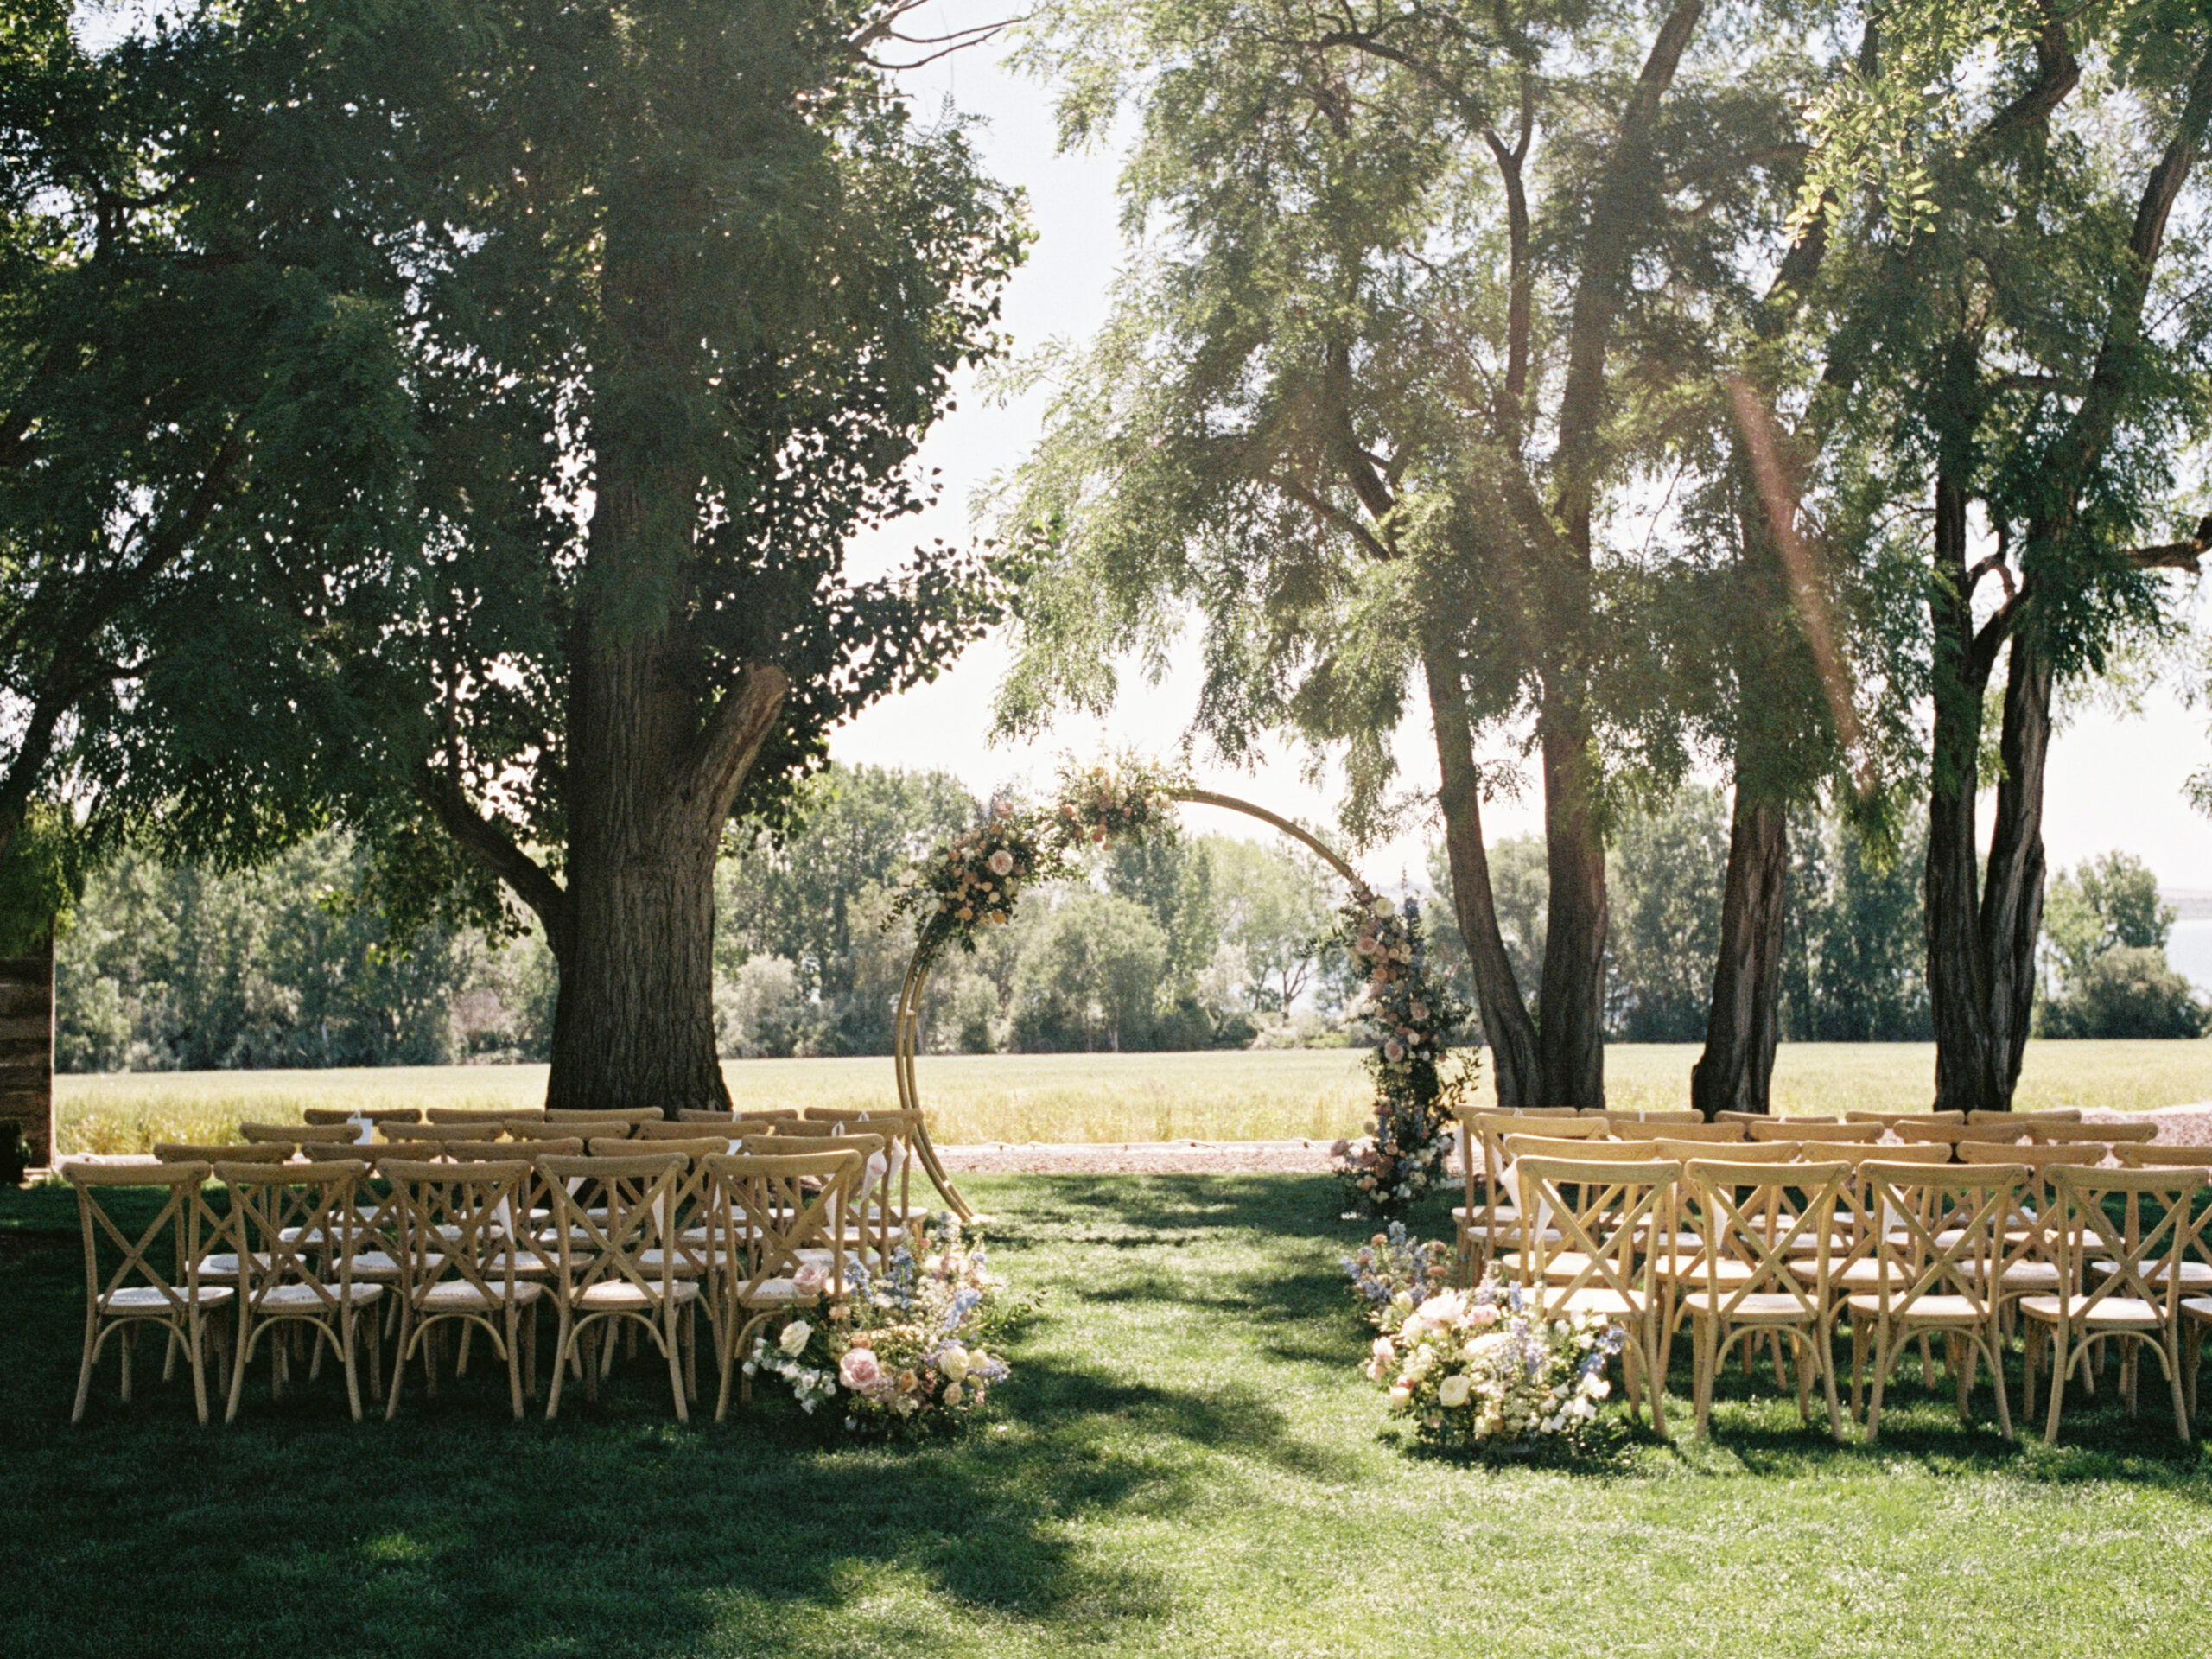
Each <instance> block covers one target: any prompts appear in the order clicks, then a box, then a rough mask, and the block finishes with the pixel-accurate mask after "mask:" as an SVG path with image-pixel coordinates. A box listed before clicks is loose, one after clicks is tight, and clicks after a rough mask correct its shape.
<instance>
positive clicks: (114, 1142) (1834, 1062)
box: [55, 1040, 2212, 1152]
mask: <svg viewBox="0 0 2212 1659" xmlns="http://www.w3.org/2000/svg"><path fill="white" fill-rule="evenodd" d="M1696 1058H1697V1049H1696V1048H1695V1046H1692V1045H1688V1044H1636V1043H1618V1044H1614V1045H1612V1046H1611V1047H1609V1048H1608V1049H1607V1051H1606V1056H1605V1068H1606V1072H1605V1075H1606V1082H1607V1090H1608V1095H1609V1097H1610V1098H1611V1102H1612V1103H1613V1104H1615V1105H1616V1106H1619V1107H1623V1108H1642V1109H1652V1108H1665V1107H1680V1106H1686V1105H1688V1103H1689V1073H1690V1065H1691V1063H1692V1062H1693V1061H1694V1060H1695V1059H1696ZM723 1073H724V1075H725V1076H726V1077H728V1079H729V1087H730V1092H731V1094H732V1095H734V1096H735V1097H736V1099H737V1101H738V1103H739V1104H740V1105H741V1106H744V1105H760V1106H813V1105H824V1106H865V1105H874V1104H881V1103H887V1102H889V1101H891V1100H892V1099H893V1084H892V1076H891V1062H890V1061H889V1060H887V1059H883V1058H867V1059H837V1060H731V1061H728V1062H725V1064H724V1065H723ZM917 1074H918V1077H919V1080H920V1083H921V1088H922V1099H923V1103H924V1104H925V1106H926V1107H927V1108H928V1109H929V1112H930V1121H931V1133H932V1134H933V1135H935V1136H936V1138H937V1139H938V1141H939V1142H940V1143H942V1144H944V1145H948V1146H959V1145H967V1144H973V1143H976V1142H980V1141H1013V1142H1020V1141H1172V1140H1184V1139H1187V1140H1194V1141H1270V1140H1287V1139H1294V1138H1298V1137H1301V1136H1302V1137H1306V1138H1308V1139H1312V1140H1330V1139H1333V1138H1334V1137H1336V1136H1337V1135H1346V1134H1353V1133H1357V1129H1358V1127H1359V1124H1360V1122H1361V1119H1362V1116H1363V1114H1364V1112H1365V1110H1366V1109H1367V1103H1368V1101H1369V1099H1370V1089H1369V1086H1368V1084H1367V1079H1366V1072H1365V1070H1364V1068H1363V1063H1362V1056H1361V1055H1360V1054H1359V1053H1358V1052H1357V1051H1353V1050H1349V1049H1324V1050H1304V1051H1268V1052H1252V1051H1236V1052H1212V1053H1198V1054H985V1055H958V1056H953V1055H947V1056H931V1057H926V1058H923V1059H922V1060H921V1061H919V1062H918V1068H917ZM1934 1077H1935V1050H1934V1048H1933V1047H1932V1046H1929V1045H1928V1044H1924V1043H1863V1044H1859V1043H1793V1044H1784V1045H1783V1047H1782V1049H1781V1051H1780V1053H1779V1055H1778V1057H1777V1061H1776V1064H1775V1082H1774V1092H1775V1099H1776V1103H1777V1107H1778V1108H1779V1109H1780V1110H1781V1111H1782V1112H1783V1113H1784V1114H1785V1115H1787V1114H1792V1113H1808V1114H1819V1113H1831V1112H1839V1111H1843V1110H1846V1109H1888V1110H1897V1111H1903V1110H1910V1109H1913V1108H1915V1107H1923V1106H1925V1105H1926V1104H1927V1103H1928V1101H1929V1096H1930V1095H1931V1093H1932V1092H1933V1085H1934ZM55 1084H56V1090H57V1109H58V1113H59V1116H60V1141H61V1146H62V1148H63V1150H65V1151H70V1152H134V1151H141V1150H143V1149H144V1148H146V1147H150V1146H151V1145H153V1143H154V1142H155V1141H168V1140H178V1141H186V1140H203V1139H207V1138H208V1137H209V1136H211V1135H216V1134H218V1133H227V1132H228V1130H229V1128H230V1127H231V1126H232V1123H234V1122H235V1121H236V1120H238V1119H239V1118H253V1119H257V1120H260V1121H264V1122H286V1121H290V1120H294V1119H296V1117H297V1116H298V1115H299V1112H300V1110H301V1109H302V1107H306V1106H323V1105H328V1106H378V1105H418V1106H431V1105H437V1106H474V1107H492V1108H498V1107H516V1108H521V1107H529V1106H535V1105H537V1104H538V1103H541V1102H542V1101H543V1098H544V1091H545V1068H544V1067H543V1066H542V1065H507V1066H429V1067H406V1066H396V1067H390V1068H384V1069H375V1070H358V1071H199V1072H140V1073H130V1074H112V1075H108V1076H100V1077H59V1078H57V1079H55ZM1478 1086H1479V1089H1480V1090H1481V1092H1482V1093H1483V1094H1484V1095H1485V1096H1487V1095H1488V1093H1489V1079H1488V1076H1487V1074H1486V1073H1485V1075H1484V1078H1483V1080H1482V1083H1481V1084H1479V1085H1478ZM2208 1098H2212V1040H2203V1041H2196V1042H2038V1043H2031V1044H2030V1045H2029V1046H2028V1054H2027V1062H2026V1065H2025V1067H2024V1071H2023V1072H2022V1076H2021V1080H2020V1089H2019V1094H2018V1103H2019V1104H2020V1105H2021V1106H2022V1107H2023V1108H2031V1107H2039V1106H2101V1107H2112V1108H2118V1109H2125V1110H2142V1109H2148V1108H2151V1107H2154V1106H2171V1105H2177V1104H2180V1103H2184V1102H2190V1101H2198V1100H2204V1099H2208Z"/></svg>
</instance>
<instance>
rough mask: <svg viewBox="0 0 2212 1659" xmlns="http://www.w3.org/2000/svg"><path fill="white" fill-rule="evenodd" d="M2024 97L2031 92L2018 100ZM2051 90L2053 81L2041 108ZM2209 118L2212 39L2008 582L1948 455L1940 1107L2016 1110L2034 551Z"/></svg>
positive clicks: (2040, 732) (2027, 851) (1935, 970)
mask: <svg viewBox="0 0 2212 1659" xmlns="http://www.w3.org/2000/svg"><path fill="white" fill-rule="evenodd" d="M2038 50H2039V53H2040V55H2041V56H2042V57H2043V59H2044V64H2045V71H2046V73H2045V75H2044V83H2045V84H2046V86H2050V87H2062V88H2063V87H2070V86H2072V85H2073V84H2074V80H2075V76H2076V73H2077V71H2076V70H2075V66H2074V63H2073V59H2072V55H2071V53H2070V51H2069V48H2068V46H2067V42H2066V39H2065V33H2064V25H2063V23H2058V22H2053V23H2052V24H2051V25H2050V27H2049V29H2047V30H2046V38H2045V39H2044V41H2042V42H2040V43H2039V47H2038ZM2023 101H2025V100H2023ZM2055 102H2056V95H2053V94H2050V93H2046V94H2045V97H2044V103H2043V105H2042V107H2041V108H2040V109H2039V110H2038V111H2037V114H2038V116H2040V114H2042V113H2047V111H2048V107H2049V105H2050V104H2052V103H2055ZM2208 128H2212V50H2204V51H2202V52H2201V53H2200V54H2199V57H2198V60H2197V62H2196V67H2195V71H2194V73H2193V74H2192V76H2191V78H2190V86H2189V92H2188V96H2187V99H2185V101H2184V103H2183V108H2182V110H2181V112H2180V116H2179V118H2178V119H2177V122H2176V124H2175V128H2174V130H2173V132H2172V134H2171V137H2170V138H2169V140H2168V142H2167V144H2166V146H2165V149H2164V153H2163V154H2162V155H2161V156H2160V157H2159V159H2158V163H2157V164H2156V165H2155V166H2154V167H2153V168H2152V170H2151V174H2150V175H2149V177H2148V178H2147V179H2146V181H2145V184H2144V188H2143V193H2142V196H2141V198H2140V200H2139V202H2138V204H2137V207H2136V213H2135V221H2134V226H2133V231H2132V233H2131V235H2130V236H2129V238H2128V245H2127V250H2126V255H2125V257H2126V261H2127V264H2126V269H2125V270H2123V271H2122V272H2121V273H2120V275H2121V280H2120V283H2119V284H2118V285H2117V286H2118V292H2117V294H2116V296H2115V300H2114V303H2113V311H2112V313H2111V315H2110V316H2109V317H2108V318H2107V321H2106V325H2105V329H2104V333H2103V337H2102V339H2101V341H2100V342H2099V346H2098V353H2097V359H2096V364H2095V367H2094V371H2093V372H2092V373H2091V376H2090V379H2089V384H2088V388H2087V390H2086V391H2085V393H2084V395H2083V397H2082V400H2081V402H2080V404H2078V405H2077V406H2076V408H2075V410H2074V413H2073V415H2072V416H2071V417H2070V419H2069V423H2068V425H2067V428H2066V430H2065V431H2064V433H2063V435H2062V436H2061V437H2060V439H2059V441H2058V442H2057V443H2056V445H2054V447H2053V450H2052V453H2051V456H2050V465H2048V466H2046V467H2045V468H2044V474H2043V477H2042V479H2041V480H2040V483H2041V485H2042V492H2041V495H2040V497H2039V499H2038V501H2037V510H2036V511H2035V512H2034V513H2033V514H2032V515H2031V518H2030V519H2029V522H2028V524H2027V535H2026V549H2027V551H2026V553H2025V555H2024V557H2023V559H2022V561H2021V563H2022V566H2023V570H2022V574H2021V575H2020V577H2019V579H2018V582H2017V583H2015V582H2013V581H2012V577H2011V575H2010V574H2009V572H2008V571H2007V570H2006V569H2005V563H2004V553H2005V550H2004V549H2002V548H2001V547H2000V549H1999V552H1998V554H1997V556H1996V557H1995V558H1994V560H1993V561H1985V562H1984V563H1983V565H1982V566H1979V567H1976V568H1975V569H1974V570H1971V571H1970V570H1969V569H1968V568H1967V557H1966V552H1967V547H1966V508H1967V500H1966V494H1965V487H1964V486H1963V484H1962V483H1961V481H1959V480H1961V478H1962V476H1963V469H1962V468H1956V467H1948V466H1947V464H1946V462H1945V461H1943V460H1942V459H1939V461H1938V473H1937V484H1936V543H1935V548H1934V557H1935V561H1936V575H1937V581H1936V583H1935V584H1934V589H1933V592H1932V593H1931V596H1930V599H1929V609H1930V615H1931V619H1932V620H1934V621H1935V623H1936V699H1935V702H1936V722H1935V724H1936V742H1935V770H1934V778H1933V781H1932V784H1931V786H1930V790H1929V845H1928V880H1927V925H1928V956H1929V960H1928V969H1929V1001H1930V1003H1931V1006H1932V1009H1933V1012H1934V1014H1935V1027H1936V1107H1937V1109H1956V1108H1964V1109H1968V1110H1983V1111H2009V1110H2010V1109H2012V1091H2013V1089H2014V1086H2015V1085H2016V1084H2018V1080H2019V1075H2020V1063H2021V1059H2022V1058H2023V1055H2024V1052H2025V1048H2026V1044H2027V1039H2028V1026H2029V1015H2030V1012H2031V1007H2032V1006H2033V1001H2034V995H2035V952H2036V944H2037V938H2038V937H2039V935H2040V932H2041V930H2042V925H2043V882H2044V846H2043V798H2044V766H2045V764H2046V761H2047V759H2048V756H2049V753H2050V735H2051V723H2050V699H2051V691H2052V688H2053V680H2054V674H2053V668H2052V664H2051V662H2050V656H2049V651H2048V646H2047V642H2046V640H2045V639H2044V637H2043V628H2042V626H2041V620H2040V619H2039V618H2038V617H2037V615H2036V613H2035V611H2034V608H2033V607H2036V606H2037V605H2038V604H2049V603H2050V602H2051V600H2052V599H2053V598H2054V597H2055V596H2054V595H2050V594H2043V593H2040V592H2039V591H2038V584H2037V555H2038V554H2039V553H2041V552H2042V551H2043V550H2047V549H2056V548H2057V547H2059V546H2061V545H2062V544H2063V543H2064V542H2065V541H2066V540H2068V539H2069V538H2070V537H2074V536H2075V535H2076V534H2078V533H2079V532H2080V529H2081V510H2082V498H2083V495H2084V493H2086V491H2087V490H2088V486H2089V485H2090V483H2091V482H2092V480H2093V479H2094V474H2095V470H2096V467H2097V466H2098V464H2099V463H2100V461H2101V458H2102V456H2103V454H2104V452H2105V450H2106V448H2107V446H2108V445H2109V444H2110V442H2111V441H2112V438H2113V434H2114V432H2115V431H2116V430H2117V429H2118V428H2119V424H2120V419H2121V417H2122V416H2123V414H2124V413H2125V410H2126V402H2127V397H2128V386H2129V382H2130V380H2131V379H2132V378H2133V359H2134V357H2135V356H2136V354H2137V353H2139V352H2140V351H2141V350H2142V349H2143V346H2144V339H2143V312H2144V306H2145V302H2146V301H2147V299H2148V297H2149V295H2150V288H2151V277H2152V272H2153V270H2155V268H2156V267H2157V264H2158V256H2159V252H2160V251H2161V249H2162V247H2163V246H2164V239H2165V230H2166V225H2167V221H2168V219H2169V218H2170V217H2171V213H2172V211H2173V206H2174V202H2175V200H2177V198H2178V197H2179V195H2180V194H2181V190H2182V187H2183V184H2184V183H2186V182H2187V181H2188V177H2189V174H2190V168H2191V167H2192V166H2193V164H2194V162H2195V160H2196V154H2197V151H2198V150H2199V149H2201V148H2202V145H2203V143H2204V139H2205V135H2206V132H2207V130H2208ZM2205 547H2206V543H2205V541H2204V540H2202V539H2201V538H2200V539H2196V540H2191V541H2186V542H2173V543H2164V544H2161V545H2158V546H2153V547H2141V548H2135V549H2131V550H2128V551H2127V552H2126V553H2124V554H2122V555H2120V557H2122V558H2124V559H2126V561H2127V562H2129V563H2132V564H2133V565H2134V566H2136V567H2137V568H2138V569H2185V570H2190V571H2195V570H2196V569H2197V566H2198V560H2199V556H2200V555H2201V554H2202V552H2203V551H2204V550H2205ZM1983 569H1992V570H1994V571H1996V572H1997V573H1998V574H1999V575H2000V576H2001V577H2003V578H2004V579H2005V581H2006V582H2007V585H2008V588H2010V589H2011V591H2010V592H2008V594H2007V597H2006V599H2005V603H2004V604H2003V605H2002V606H2001V607H1999V609H1998V610H1997V612H1996V613H1995V614H1993V616H1992V617H1991V618H1990V619H1989V620H1988V621H1986V623H1984V624H1983V626H1982V627H1981V628H1980V630H1979V632H1977V631H1975V630H1974V628H1973V625H1972V618H1971V616H1970V614H1969V613H1968V604H1969V599H1970V595H1971V593H1972V590H1973V583H1974V579H1975V577H1976V576H1977V575H1980V574H1981V572H1982V570H1983ZM2008 643H2009V645H2010V653H2009V658H2008V661H2007V663H2006V667H2005V704H2004V715H2003V724H2002V727H2001V728H2000V733H1999V744H2000V748H1999V753H2000V754H2001V755H2002V758H2003V763H2004V775H2003V776H2002V777H2001V778H1999V780H1998V788H1997V804H1996V812H1995V817H1994V821H1993V823H1992V825H1991V834H1990V848H1989V859H1988V868H1987V872H1986V876H1983V877H1982V878H1981V879H1980V880H1977V874H1978V873H1977V871H1976V868H1975V866H1976V863H1977V852H1978V848H1977V845H1976V840H1977V838H1976V834H1975V829H1976V824H1975V815H1974V786H1975V784H1976V783H1977V781H1978V779H1977V778H1976V776H1975V765H1974V762H1975V756H1976V751H1977V750H1978V748H1979V746H1980V737H1981V715H1982V694H1983V692H1984V690H1986V687H1987V685H1988V683H1989V679H1990V677H1991V675H1992V674H1993V671H1994V669H1995V663H1996V655H1997V652H1998V651H1999V649H2000V648H2003V647H2004V646H2005V645H2007V644H2008Z"/></svg>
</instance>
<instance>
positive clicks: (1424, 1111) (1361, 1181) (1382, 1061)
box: [1331, 893, 1479, 1218]
mask: <svg viewBox="0 0 2212 1659" xmlns="http://www.w3.org/2000/svg"><path fill="white" fill-rule="evenodd" d="M1344 925H1345V931H1346V932H1347V934H1348V935H1349V936H1350V938H1351V954H1352V958H1353V961H1354V962H1355V963H1357V966H1358V967H1359V969H1360V970H1361V971H1362V973H1363V974H1364V975H1365V976H1366V981H1367V983H1366V986H1365V989H1364V991H1363V997H1362V1000H1361V1001H1360V1003H1359V1004H1358V1005H1357V1007H1355V1009H1354V1013H1355V1014H1356V1015H1357V1016H1358V1017H1360V1018H1361V1019H1363V1020H1364V1021H1365V1022H1366V1024H1367V1025H1368V1026H1370V1027H1371V1028H1372V1029H1373V1031H1374V1033H1375V1036H1376V1039H1377V1042H1376V1048H1375V1049H1374V1051H1373V1052H1371V1053H1370V1055H1369V1056H1368V1062H1367V1063H1368V1070H1369V1071H1370V1073H1371V1074H1372V1076H1373V1077H1374V1078H1375V1121H1374V1124H1373V1127H1372V1128H1371V1130H1370V1133H1369V1134H1368V1135H1366V1136H1364V1137H1363V1138H1362V1139H1361V1140H1359V1141H1349V1140H1346V1141H1338V1142H1337V1143H1336V1145H1335V1146H1334V1147H1332V1148H1331V1152H1332V1154H1333V1156H1334V1157H1335V1159H1336V1160H1337V1173H1338V1178H1339V1179H1342V1180H1343V1182H1344V1188H1345V1192H1346V1195H1347V1196H1348V1197H1349V1198H1351V1203H1352V1206H1353V1207H1352V1209H1351V1211H1350V1212H1349V1216H1350V1217H1357V1216H1361V1215H1374V1216H1385V1217H1387V1216H1395V1215H1398V1214H1401V1213H1402V1212H1403V1211H1404V1210H1405V1208H1406V1207H1407V1206H1408V1205H1410V1204H1412V1203H1414V1201H1415V1200H1416V1199H1418V1198H1421V1195H1422V1194H1423V1193H1425V1192H1427V1191H1428V1190H1429V1188H1430V1187H1432V1186H1433V1185H1435V1184H1436V1183H1437V1182H1439V1181H1440V1180H1441V1179H1443V1177H1444V1173H1445V1154H1446V1152H1447V1151H1448V1150H1449V1149H1450V1147H1451V1144H1452V1122H1453V1120H1452V1109H1453V1108H1454V1107H1455V1106H1456V1105H1457V1104H1458V1103H1459V1099H1460V1098H1461V1096H1463V1095H1464V1094H1465V1091H1466V1090H1467V1088H1468V1086H1469V1085H1470V1084H1471V1083H1472V1081H1473V1080H1474V1077H1475V1074H1476V1067H1477V1066H1478V1065H1479V1060H1478V1058H1476V1057H1473V1056H1471V1055H1465V1054H1463V1055H1461V1056H1460V1057H1459V1064H1458V1065H1456V1066H1453V1067H1451V1068H1450V1069H1448V1070H1447V1069H1446V1065H1445V1056H1446V1052H1447V1050H1448V1048H1449V1045H1450V1038H1451V1034H1452V1032H1453V1031H1455V1030H1456V1029H1458V1027H1459V1025H1460V1024H1461V1023H1462V1022H1463V1021H1464V1020H1465V1019H1466V1017H1467V1010H1466V1008H1465V1006H1464V1005H1463V1004H1461V1003H1460V1002H1459V1000H1458V999H1457V998H1455V997H1454V996H1452V994H1451V993H1450V992H1449V991H1447V990H1446V988H1444V987H1443V986H1442V985H1441V984H1440V983H1438V982H1435V981H1433V980H1432V979H1431V978H1430V977H1429V968H1428V941H1427V930H1426V929H1425V928H1424V927H1423V926H1422V925H1421V904H1420V901H1419V900H1417V899H1410V898H1408V899H1406V900H1405V902H1404V903H1403V904H1402V905H1394V904H1392V903H1391V902H1390V900H1389V899H1377V898H1375V897H1373V896H1371V895H1370V894H1367V893H1355V894H1354V895H1353V897H1352V899H1351V902H1350V903H1349V904H1348V905H1346V906H1345V907H1344ZM1348 1218H1349V1217H1348Z"/></svg>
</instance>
